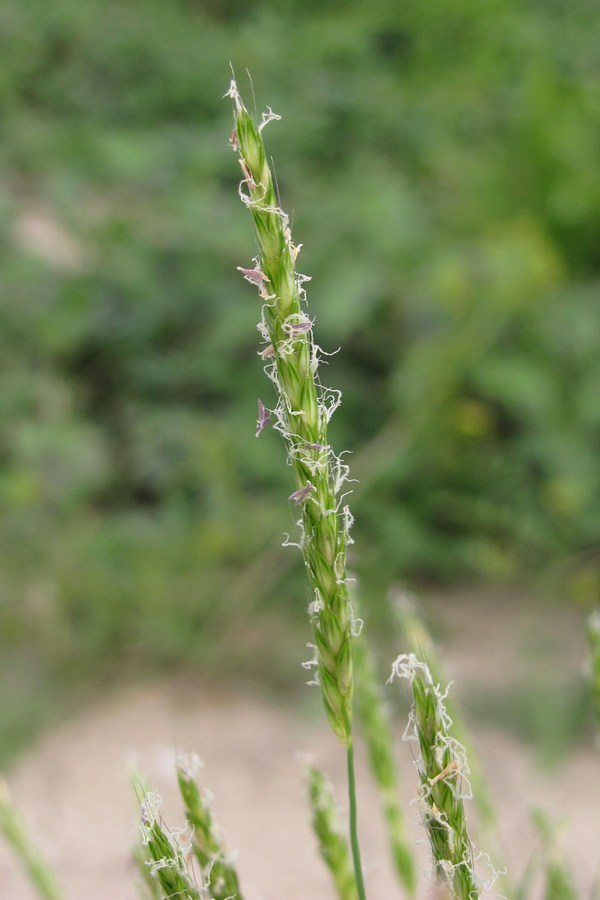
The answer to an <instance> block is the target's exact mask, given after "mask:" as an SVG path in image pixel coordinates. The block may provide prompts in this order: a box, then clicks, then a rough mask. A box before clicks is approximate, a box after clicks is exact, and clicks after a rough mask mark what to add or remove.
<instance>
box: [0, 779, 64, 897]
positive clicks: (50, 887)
mask: <svg viewBox="0 0 600 900" xmlns="http://www.w3.org/2000/svg"><path fill="white" fill-rule="evenodd" d="M0 832H2V834H3V835H4V837H5V839H6V841H7V843H8V844H9V845H10V847H11V848H12V850H13V852H14V854H15V856H16V857H17V859H18V860H19V861H20V863H21V865H22V866H23V868H24V870H25V872H26V873H27V875H28V877H29V880H30V881H31V883H32V885H33V886H34V887H35V889H36V891H37V893H38V894H39V896H40V897H42V898H43V900H63V895H62V892H61V891H60V889H59V887H58V885H57V883H56V879H55V877H54V873H53V872H52V870H51V869H50V868H49V867H48V865H47V864H46V862H45V861H44V860H43V859H42V857H41V856H40V854H39V852H38V850H37V849H36V847H34V846H33V844H32V843H31V840H30V838H29V835H28V834H27V830H26V828H25V825H24V824H23V821H22V819H21V817H20V815H19V813H18V812H17V810H16V808H15V806H14V803H13V801H12V798H11V796H10V792H9V790H8V785H7V784H6V782H4V781H3V780H2V779H0Z"/></svg>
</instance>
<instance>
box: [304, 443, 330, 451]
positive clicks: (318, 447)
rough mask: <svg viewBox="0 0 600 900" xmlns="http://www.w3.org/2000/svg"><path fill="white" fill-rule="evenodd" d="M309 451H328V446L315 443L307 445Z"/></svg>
mask: <svg viewBox="0 0 600 900" xmlns="http://www.w3.org/2000/svg"><path fill="white" fill-rule="evenodd" d="M306 449H307V450H327V444H319V443H318V442H317V441H315V442H314V443H313V444H307V445H306Z"/></svg>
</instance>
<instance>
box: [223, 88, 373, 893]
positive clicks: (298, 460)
mask: <svg viewBox="0 0 600 900" xmlns="http://www.w3.org/2000/svg"><path fill="white" fill-rule="evenodd" d="M228 96H229V97H231V99H232V100H233V107H234V120H235V123H234V129H233V132H232V135H231V145H232V147H233V149H234V150H235V151H236V152H237V153H238V154H239V162H240V166H241V169H242V176H243V178H242V182H241V184H240V197H241V199H242V201H243V202H244V204H245V205H246V206H247V207H248V209H249V210H250V212H251V213H252V217H253V219H254V225H255V229H256V235H257V238H258V244H259V254H258V256H257V257H256V259H255V261H254V262H255V265H254V268H241V272H242V274H243V276H244V278H246V280H247V281H249V282H250V283H251V284H253V285H254V286H255V287H257V288H258V294H259V297H260V300H261V304H262V313H261V319H260V322H259V325H258V330H259V332H260V335H261V337H262V339H263V343H264V349H263V350H261V351H260V356H261V358H262V359H263V360H265V362H266V363H267V366H266V372H267V374H268V375H269V377H270V379H271V381H272V382H273V384H274V386H275V390H276V393H277V405H276V407H275V409H274V410H273V414H274V416H275V428H277V429H278V430H279V431H280V432H281V434H282V436H283V438H284V441H285V444H286V447H287V452H288V458H289V461H290V464H291V466H292V469H293V472H294V476H295V481H296V487H295V489H294V490H293V491H292V493H291V494H290V495H289V498H288V499H289V500H290V501H291V502H293V503H294V504H296V506H297V507H298V508H299V510H300V519H299V521H298V525H299V526H300V533H301V537H300V540H299V542H298V546H299V547H300V550H301V551H302V555H303V557H304V564H305V566H306V570H307V575H308V581H309V585H310V590H311V600H310V603H309V615H310V618H311V622H312V626H313V635H314V647H315V659H314V664H315V665H316V667H317V672H318V679H317V680H318V682H319V683H320V685H321V691H322V696H323V702H324V705H325V710H326V712H327V717H328V719H329V722H330V724H331V727H332V728H333V731H334V732H335V734H336V735H337V737H338V738H339V739H340V741H342V743H343V744H344V745H345V747H346V758H347V766H348V795H349V801H350V840H351V845H352V857H353V861H354V872H355V878H356V888H357V894H358V897H359V900H364V898H365V889H364V883H363V876H362V868H361V863H360V851H359V846H358V833H357V811H356V787H355V776H354V750H353V745H352V650H351V638H352V616H351V609H350V603H349V600H348V585H347V582H348V578H347V574H346V548H347V546H348V544H349V543H350V534H349V532H350V527H351V525H352V516H351V515H350V511H349V509H348V507H347V506H345V505H344V493H343V487H344V485H345V483H346V482H347V481H348V467H347V466H346V465H344V463H343V462H342V461H341V458H340V457H338V456H335V455H334V453H333V451H332V449H331V447H330V446H329V443H328V440H327V426H328V423H329V420H330V418H331V416H332V414H333V412H334V411H335V409H336V408H337V406H338V405H339V402H340V396H339V393H336V392H334V391H329V390H326V389H325V388H323V387H322V386H321V385H320V383H319V380H318V378H317V370H318V367H319V348H318V347H317V345H316V344H315V343H314V341H313V336H312V324H313V323H312V321H311V319H310V318H309V316H308V315H307V314H306V312H305V309H304V302H305V299H306V298H305V291H304V282H305V281H307V278H306V276H304V275H301V274H300V273H299V272H297V270H296V258H297V256H298V251H299V250H300V246H299V245H298V246H297V245H295V244H294V243H293V242H292V235H291V232H290V226H289V219H288V217H287V215H286V214H285V213H284V212H283V210H282V209H281V208H280V206H279V204H278V200H277V196H276V193H275V187H274V184H273V177H272V175H271V170H270V168H269V165H268V163H267V157H266V153H265V148H264V144H263V139H262V130H263V128H264V126H265V125H266V124H267V123H268V122H270V121H271V120H273V119H277V118H279V117H278V116H276V115H275V114H274V113H273V112H271V110H269V112H268V113H267V114H266V115H263V118H262V122H261V124H260V125H257V124H256V123H255V122H254V120H253V119H252V117H251V116H250V115H249V114H248V111H247V110H246V108H245V106H244V104H243V103H242V100H241V97H240V94H239V91H238V89H237V85H236V83H235V81H232V82H231V85H230V88H229V91H228ZM262 406H263V405H262V402H261V403H259V419H258V424H257V429H256V430H257V435H258V434H260V432H261V431H262V427H263V423H266V420H267V412H268V411H266V410H264V409H263V408H262ZM288 543H289V542H288ZM308 665H310V663H309V664H308Z"/></svg>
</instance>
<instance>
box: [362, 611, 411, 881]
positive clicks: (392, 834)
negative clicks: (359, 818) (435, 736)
mask: <svg viewBox="0 0 600 900" xmlns="http://www.w3.org/2000/svg"><path fill="white" fill-rule="evenodd" d="M353 600H354V604H355V605H356V597H354V598H353ZM363 632H364V629H363ZM352 651H353V659H354V670H355V681H356V696H355V703H356V714H357V719H358V722H359V724H360V728H361V732H362V735H363V738H364V740H365V743H366V747H367V752H368V758H369V765H370V768H371V773H372V775H373V779H374V781H375V783H376V784H377V787H378V789H379V793H380V796H381V800H382V805H383V813H384V817H385V823H386V826H387V832H388V839H389V846H390V852H391V856H392V861H393V864H394V869H395V871H396V875H397V876H398V879H399V881H400V882H401V884H402V886H403V888H404V890H405V891H406V893H407V894H408V896H409V897H414V896H415V894H416V887H417V884H416V881H417V879H416V872H415V863H414V857H413V854H412V852H411V848H410V846H409V844H408V842H407V840H406V835H405V829H404V816H403V813H402V809H401V807H400V799H399V797H400V790H399V784H398V776H397V773H396V764H395V760H394V751H393V738H392V731H391V726H390V719H389V714H388V710H387V706H386V703H385V700H384V697H383V692H382V689H381V686H380V684H379V680H378V678H377V672H376V669H375V664H374V662H373V659H372V656H371V653H370V652H369V647H368V644H367V642H366V637H365V636H364V633H362V634H361V635H360V636H359V637H358V638H357V639H356V640H355V641H354V644H353V647H352Z"/></svg>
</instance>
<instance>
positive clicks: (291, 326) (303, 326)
mask: <svg viewBox="0 0 600 900" xmlns="http://www.w3.org/2000/svg"><path fill="white" fill-rule="evenodd" d="M285 327H286V329H287V331H288V332H289V334H290V335H291V337H298V335H300V334H308V332H309V331H310V329H311V328H312V322H289V323H288V324H287V325H286V326H285Z"/></svg>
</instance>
